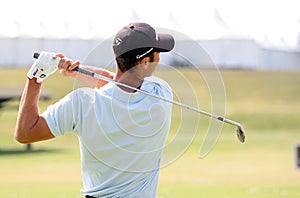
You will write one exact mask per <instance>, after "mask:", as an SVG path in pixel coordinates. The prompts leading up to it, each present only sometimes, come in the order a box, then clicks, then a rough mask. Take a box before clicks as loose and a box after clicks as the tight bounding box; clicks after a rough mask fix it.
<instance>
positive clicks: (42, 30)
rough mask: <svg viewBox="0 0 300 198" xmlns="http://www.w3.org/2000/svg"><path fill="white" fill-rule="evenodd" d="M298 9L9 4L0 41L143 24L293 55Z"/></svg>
mask: <svg viewBox="0 0 300 198" xmlns="http://www.w3.org/2000/svg"><path fill="white" fill-rule="evenodd" d="M299 7H300V1H299V0H205V1H204V0H181V1H176V0H152V1H142V0H126V1H124V0H106V1H101V0H51V1H41V0H26V1H25V0H9V1H5V3H3V2H2V5H1V8H0V10H1V11H0V24H1V31H0V37H1V36H2V37H3V36H4V37H5V36H8V37H19V36H22V37H42V38H43V37H59V38H69V37H76V38H82V39H89V38H98V37H101V38H109V37H112V36H114V35H115V33H116V32H117V31H118V30H119V29H120V28H121V27H123V26H124V25H126V24H128V23H130V22H133V21H143V22H147V23H149V24H151V25H152V26H154V27H158V28H167V29H171V30H175V31H178V32H180V33H182V34H184V35H187V36H188V37H190V38H192V39H218V38H223V37H232V38H250V39H254V40H256V41H257V42H259V43H261V44H262V45H269V46H274V47H283V48H292V49H293V48H298V49H299V35H300V11H299Z"/></svg>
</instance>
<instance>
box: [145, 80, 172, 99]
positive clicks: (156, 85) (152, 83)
mask: <svg viewBox="0 0 300 198" xmlns="http://www.w3.org/2000/svg"><path fill="white" fill-rule="evenodd" d="M143 84H145V85H143V86H144V87H145V89H146V91H150V90H149V88H150V89H152V90H153V89H154V92H156V93H157V94H158V95H162V96H165V97H168V98H172V97H173V95H172V88H171V87H170V85H169V84H168V83H167V82H166V81H165V80H163V79H161V78H159V77H156V76H150V77H147V78H145V79H144V83H143ZM142 88H143V87H142Z"/></svg>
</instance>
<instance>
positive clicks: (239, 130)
mask: <svg viewBox="0 0 300 198" xmlns="http://www.w3.org/2000/svg"><path fill="white" fill-rule="evenodd" d="M39 55H40V54H39V53H38V52H35V53H34V54H33V58H35V59H37V58H38V57H39ZM74 71H78V72H80V73H82V74H86V75H89V76H92V77H95V78H98V79H101V80H104V81H106V82H111V83H114V84H116V85H119V86H122V87H126V88H128V89H131V90H134V91H138V92H140V93H143V94H146V95H149V96H151V97H155V98H157V99H160V100H163V101H165V102H169V103H172V104H174V105H177V106H180V107H183V108H186V109H188V110H191V111H194V112H197V113H200V114H203V115H206V116H209V117H211V118H214V119H217V120H219V121H221V122H224V123H228V124H231V125H234V126H236V127H237V129H236V132H237V138H238V139H239V141H240V142H241V143H244V142H245V139H246V135H245V130H244V128H243V126H242V125H241V124H240V123H237V122H235V121H232V120H230V119H227V118H224V117H222V116H218V115H214V114H211V113H208V112H206V111H203V110H200V109H197V108H194V107H192V106H189V105H186V104H183V103H180V102H178V101H175V100H170V99H167V98H163V97H160V96H157V95H155V94H152V93H149V92H147V91H145V90H142V89H138V88H135V87H131V86H129V85H126V84H123V83H120V82H118V81H115V80H113V79H111V78H108V77H105V76H103V75H100V74H97V73H94V72H91V71H88V70H85V69H82V68H80V67H77V68H75V69H74Z"/></svg>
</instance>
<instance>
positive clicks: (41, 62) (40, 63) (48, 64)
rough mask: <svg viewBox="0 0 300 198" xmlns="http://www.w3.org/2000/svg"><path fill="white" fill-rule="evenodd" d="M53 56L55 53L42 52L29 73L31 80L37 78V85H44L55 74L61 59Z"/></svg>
mask: <svg viewBox="0 0 300 198" xmlns="http://www.w3.org/2000/svg"><path fill="white" fill-rule="evenodd" d="M53 55H54V53H53V52H44V51H42V52H41V53H40V55H39V57H38V59H36V61H35V62H34V63H33V65H32V66H31V68H30V70H29V71H28V73H27V77H28V78H29V79H32V78H36V82H37V83H42V82H43V80H44V79H45V78H47V77H48V76H50V75H51V74H53V73H54V72H55V71H56V70H57V66H58V63H59V61H60V58H59V57H57V58H56V59H54V58H52V56H53Z"/></svg>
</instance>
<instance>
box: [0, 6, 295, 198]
mask: <svg viewBox="0 0 300 198" xmlns="http://www.w3.org/2000/svg"><path fill="white" fill-rule="evenodd" d="M299 7H300V2H299V1H297V0H226V1H223V0H210V1H204V0H197V1H196V0H194V1H192V0H185V1H174V0H160V1H158V0H152V1H140V0H127V1H121V0H120V1H117V0H110V1H96V0H84V1H81V0H73V1H68V0H52V1H38V0H27V1H23V0H10V1H6V2H2V3H1V7H0V10H1V11H0V24H1V28H0V30H1V31H0V54H1V55H0V102H1V103H0V175H1V177H0V197H22V198H24V197H30V198H34V197H36V198H38V197H49V198H50V197H52V198H53V197H60V198H62V197H66V198H68V197H82V196H81V195H80V189H81V188H82V185H81V174H80V172H81V170H80V168H81V167H80V156H79V148H78V141H77V137H76V136H74V135H72V134H67V135H66V136H64V137H59V138H55V140H49V141H45V142H39V143H34V144H32V145H30V146H29V145H21V144H19V143H17V142H16V141H15V140H14V127H15V122H16V118H17V113H18V104H19V99H20V96H21V94H22V90H23V87H24V84H25V83H26V79H27V78H26V73H27V71H28V69H29V67H30V66H31V64H32V63H33V61H34V60H33V58H32V55H33V52H35V51H40V50H45V51H54V52H62V53H64V54H65V55H67V56H69V57H71V58H73V59H75V60H80V61H81V62H82V63H84V64H90V65H95V66H101V67H108V66H114V63H113V61H114V60H113V53H112V49H111V39H112V37H113V36H114V35H115V34H116V32H117V31H118V30H119V29H120V28H122V27H123V26H124V25H127V24H128V23H130V22H135V21H142V22H147V23H149V24H151V25H152V26H153V27H155V28H157V29H159V30H161V31H162V32H164V31H165V32H168V33H170V32H171V33H172V34H174V35H175V37H176V46H175V50H174V52H172V53H168V54H166V55H161V58H162V62H163V64H164V66H165V67H164V68H163V69H160V70H158V71H157V73H156V75H158V76H159V77H162V78H163V79H164V80H166V81H167V82H168V83H169V84H170V85H171V87H172V88H173V90H174V96H175V99H176V100H179V101H180V102H183V103H186V104H189V105H192V106H195V107H198V108H200V109H203V110H205V111H208V112H213V113H219V114H221V115H222V116H225V117H228V118H230V119H232V120H234V121H237V122H240V123H242V124H243V125H244V127H245V130H246V135H247V139H246V142H245V143H244V144H241V143H239V142H238V140H237V138H236V134H235V132H234V130H235V127H232V126H230V125H226V124H225V125H223V124H222V123H220V122H214V121H213V120H211V119H210V118H207V117H203V116H200V115H197V114H195V113H193V112H190V111H188V110H183V109H181V108H178V107H174V108H173V112H174V113H173V117H172V126H171V131H170V134H169V136H168V140H167V145H168V148H167V149H166V151H165V152H164V155H163V159H164V163H163V167H162V169H161V174H160V178H159V189H158V197H172V198H173V197H192V198H194V197H195V198H198V197H216V198H219V197H222V198H234V197H236V198H240V197H245V198H246V197H249V198H250V197H251V198H252V197H259V198H260V197H262V198H269V197H272V198H274V197H278V198H279V197H280V198H281V197H290V198H296V197H300V171H299V167H300V159H298V158H299V156H297V152H296V150H297V148H298V147H299V145H300V133H299V130H300V103H299V101H300V71H299V70H300V12H299ZM112 70H113V68H112ZM46 81H47V82H45V83H43V92H42V95H41V97H40V103H39V107H40V111H41V112H43V111H44V110H45V109H46V108H47V106H49V105H50V104H53V103H55V102H56V101H57V100H59V99H60V98H62V97H63V96H65V95H66V94H67V93H69V92H70V91H72V90H73V89H75V88H78V87H79V86H81V85H79V83H78V82H76V81H74V80H73V79H69V78H62V77H61V76H60V74H59V72H56V74H54V75H52V76H50V77H49V78H48V79H47V80H46ZM215 110H217V112H214V111H215ZM205 143H206V144H205ZM203 148H204V151H203ZM201 149H202V150H201ZM298 150H300V149H298ZM203 152H204V155H203Z"/></svg>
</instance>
